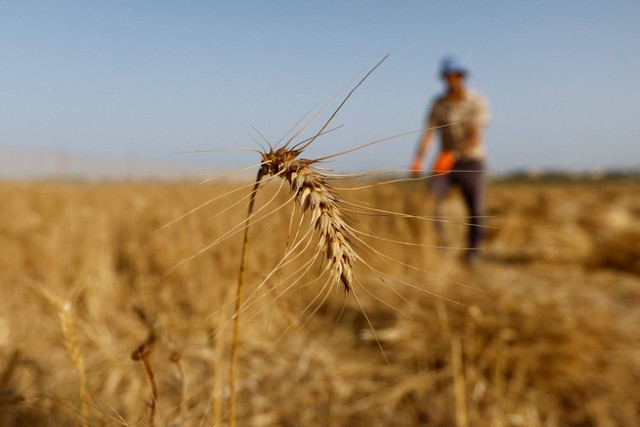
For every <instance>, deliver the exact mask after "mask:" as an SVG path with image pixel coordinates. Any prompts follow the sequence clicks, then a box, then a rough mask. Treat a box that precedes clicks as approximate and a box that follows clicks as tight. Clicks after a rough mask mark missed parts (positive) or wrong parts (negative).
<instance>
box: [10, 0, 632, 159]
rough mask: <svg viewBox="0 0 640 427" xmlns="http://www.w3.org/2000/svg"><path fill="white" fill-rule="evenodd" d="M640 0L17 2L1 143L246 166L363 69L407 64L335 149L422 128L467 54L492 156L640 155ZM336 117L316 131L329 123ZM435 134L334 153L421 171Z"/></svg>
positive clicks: (349, 108) (349, 121) (320, 146)
mask: <svg viewBox="0 0 640 427" xmlns="http://www.w3.org/2000/svg"><path fill="white" fill-rule="evenodd" d="M639 22H640V2H638V1H637V0H631V1H610V2H605V1H589V0H579V1H578V0H575V1H571V0H567V1H536V2H516V1H486V2H478V1H455V2H449V1H442V2H431V1H398V2H390V1H388V2H385V1H323V2H315V1H314V2H310V1H309V2H307V1H237V2H220V1H189V2H177V1H171V2H169V1H153V2H151V1H149V2H143V1H140V2H131V1H103V2H92V1H88V2H87V1H77V2H70V1H56V2H23V1H3V2H1V3H0V148H2V147H3V146H4V147H13V148H15V147H29V148H33V147H39V148H46V149H52V150H66V151H68V152H74V153H80V154H89V155H96V156H114V157H126V158H136V159H140V160H151V161H179V162H196V163H198V164H210V165H211V167H212V168H218V167H236V166H243V165H248V164H252V163H254V162H256V161H257V157H256V155H255V154H253V153H248V152H242V153H233V154H198V155H184V154H176V152H177V151H182V150H199V149H217V148H233V147H246V146H255V144H254V143H253V141H252V140H251V138H250V136H251V135H252V134H253V132H252V130H251V128H250V127H251V126H255V127H256V128H258V129H260V130H261V131H262V132H263V133H264V134H265V135H266V136H267V137H268V138H269V139H270V140H272V141H277V140H278V139H279V138H280V137H281V136H282V134H283V133H284V132H285V131H286V130H287V129H288V128H289V127H290V126H291V125H293V124H294V123H295V121H296V120H297V119H298V118H299V117H300V116H301V115H302V114H303V113H304V112H305V111H307V110H308V109H309V108H310V107H312V106H313V105H315V104H318V105H322V104H323V103H324V102H326V101H327V100H329V99H330V98H331V97H332V96H333V95H334V94H335V93H336V92H337V91H338V90H339V89H340V88H342V87H343V86H344V85H345V84H346V83H347V82H349V81H350V80H351V79H352V78H353V77H354V76H355V75H356V73H358V72H359V71H361V70H363V69H367V68H369V67H371V66H372V65H373V64H375V63H376V62H377V61H378V60H379V59H380V58H382V57H383V56H384V55H385V54H387V53H391V56H390V57H389V59H388V60H387V61H386V62H385V63H384V64H383V66H382V67H381V68H379V69H378V70H377V71H376V72H375V73H374V74H373V75H372V76H371V78H370V79H369V80H367V82H366V83H365V84H364V85H363V86H362V87H361V88H360V89H359V90H358V91H357V92H356V94H355V95H354V96H353V97H352V98H351V100H350V101H349V102H348V104H347V105H346V107H345V108H344V109H343V112H342V113H341V114H340V115H339V116H338V117H337V119H336V120H335V122H334V123H335V124H336V125H344V127H343V128H341V129H339V130H338V131H336V132H333V133H331V134H330V135H327V136H326V137H324V138H322V139H321V140H318V141H317V142H316V143H315V144H314V146H312V147H311V148H310V150H309V156H321V155H325V154H329V153H332V152H335V151H339V150H342V149H344V148H348V147H352V146H355V145H359V144H363V143H366V142H368V141H371V140H373V139H377V138H382V137H385V136H389V135H393V134H396V133H400V132H406V131H411V130H416V129H420V128H421V127H422V126H423V121H424V116H425V113H426V111H427V106H428V104H429V102H430V100H431V99H432V98H433V97H434V96H435V95H436V94H437V93H438V92H439V91H441V82H440V81H439V79H438V76H437V67H438V64H439V61H440V59H441V57H442V56H443V55H445V54H454V55H455V56H457V57H458V58H459V59H460V61H461V62H464V63H465V64H466V65H467V66H468V67H469V68H470V69H471V76H470V79H469V85H470V86H471V87H473V88H475V89H477V90H478V91H480V92H482V93H484V94H485V95H486V96H487V97H488V99H489V101H490V104H491V108H492V112H493V117H494V119H493V121H492V123H491V125H490V127H489V128H488V129H487V132H486V139H487V144H488V147H489V153H490V166H491V168H492V169H494V170H497V171H502V170H509V169H514V168H520V167H554V168H558V167H561V168H577V169H579V168H599V167H638V166H640V141H638V139H639V136H640V118H639V117H640V54H638V49H639V46H640V25H638V23H639ZM319 126H320V122H318V124H317V126H315V127H313V128H314V129H317V128H318V127H319ZM417 140H418V136H417V135H415V136H409V137H405V138H401V139H398V140H396V141H393V142H388V143H385V144H382V145H379V146H377V147H373V148H371V149H367V150H363V151H361V152H359V153H358V154H356V155H351V156H349V157H347V158H341V159H338V160H336V161H335V162H334V163H333V166H334V167H335V168H336V169H338V170H349V169H350V170H364V169H369V168H380V167H393V166H402V165H406V164H408V163H409V161H410V157H411V155H412V153H413V151H414V148H415V144H416V141H417Z"/></svg>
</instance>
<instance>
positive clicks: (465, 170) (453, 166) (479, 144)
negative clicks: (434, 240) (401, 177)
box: [411, 58, 490, 263]
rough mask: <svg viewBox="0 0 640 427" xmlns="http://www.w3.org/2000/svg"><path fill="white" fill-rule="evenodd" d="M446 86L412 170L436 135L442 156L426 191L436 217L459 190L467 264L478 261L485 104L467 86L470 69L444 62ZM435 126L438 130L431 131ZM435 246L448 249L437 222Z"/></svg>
mask: <svg viewBox="0 0 640 427" xmlns="http://www.w3.org/2000/svg"><path fill="white" fill-rule="evenodd" d="M440 73H441V77H442V80H443V81H444V83H445V85H446V91H445V93H444V94H443V95H441V96H439V97H438V98H436V100H435V101H434V102H433V104H432V106H431V110H430V112H429V115H428V123H427V130H426V131H425V132H424V134H423V136H422V141H421V142H420V144H419V145H418V150H417V152H416V155H415V158H414V160H413V163H412V164H411V171H412V174H413V176H418V175H419V174H420V171H421V170H422V167H423V160H424V157H425V155H426V154H427V152H428V150H429V146H430V145H431V141H432V139H433V135H434V133H435V132H436V131H438V132H439V133H440V142H441V145H440V153H439V155H438V158H437V160H436V163H435V165H434V173H435V174H436V176H434V177H433V178H432V180H431V182H430V188H431V191H432V192H433V194H434V196H435V216H436V218H437V217H439V216H440V213H441V205H442V203H441V202H442V200H443V199H444V197H445V196H446V194H447V192H448V191H449V189H450V188H451V186H453V185H457V186H458V187H460V189H461V190H462V195H463V197H464V201H465V204H466V206H467V209H468V212H469V220H468V221H469V224H470V226H469V234H468V246H467V249H466V251H465V259H466V261H468V262H469V263H475V262H476V261H477V260H478V250H479V247H480V240H481V239H482V235H483V228H482V225H483V224H482V215H483V209H484V161H485V148H484V144H483V141H482V131H483V128H484V127H485V125H486V124H487V122H488V121H489V118H490V113H489V108H488V105H487V102H486V101H485V99H484V98H483V97H482V96H481V95H480V94H478V93H477V92H474V91H472V90H469V89H467V88H466V87H465V78H466V77H467V75H468V70H467V69H466V68H465V67H463V66H462V65H461V64H459V63H458V62H456V61H455V60H454V59H453V58H445V59H444V60H443V61H442V65H441V69H440ZM435 127H439V128H438V129H434V128H435ZM435 226H436V232H437V234H438V239H439V244H442V245H445V244H447V242H446V239H445V237H444V234H443V233H444V230H443V227H442V222H441V221H438V220H436V221H435Z"/></svg>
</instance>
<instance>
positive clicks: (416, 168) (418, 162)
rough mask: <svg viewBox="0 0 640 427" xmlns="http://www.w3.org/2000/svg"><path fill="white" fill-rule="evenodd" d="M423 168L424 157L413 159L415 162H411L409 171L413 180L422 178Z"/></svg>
mask: <svg viewBox="0 0 640 427" xmlns="http://www.w3.org/2000/svg"><path fill="white" fill-rule="evenodd" d="M422 166H423V160H422V157H416V158H415V159H413V162H411V166H410V167H409V170H410V171H411V176H412V177H413V178H417V177H419V176H420V172H422Z"/></svg>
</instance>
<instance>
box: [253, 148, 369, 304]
mask: <svg viewBox="0 0 640 427" xmlns="http://www.w3.org/2000/svg"><path fill="white" fill-rule="evenodd" d="M298 154H299V151H298V150H286V149H283V148H282V149H279V150H276V151H273V150H271V151H270V152H269V153H265V154H263V162H264V165H263V169H264V173H265V174H268V175H271V176H280V177H281V178H282V179H284V180H286V181H287V183H288V184H289V186H290V189H291V193H292V194H294V196H295V200H296V202H297V203H298V205H299V206H300V209H301V211H302V213H303V215H304V214H307V213H308V214H309V215H310V221H311V225H312V226H313V228H314V229H315V230H316V231H317V232H318V234H319V239H318V245H317V248H316V250H317V251H318V252H322V253H324V255H325V256H326V259H327V266H326V270H329V271H330V274H331V276H332V277H333V279H334V280H335V281H336V283H338V282H339V283H341V284H342V286H343V288H344V290H345V292H349V291H350V290H351V282H352V275H353V266H354V264H355V261H356V259H357V255H356V252H355V251H354V250H353V247H352V245H351V239H350V238H349V228H348V227H347V225H346V223H345V221H344V217H343V214H342V210H341V207H340V199H339V198H338V196H337V195H336V194H335V193H334V192H333V191H332V189H331V187H330V186H329V185H328V184H327V178H326V176H325V175H323V174H322V173H320V172H319V171H318V170H317V169H315V168H314V167H313V166H312V165H313V163H315V161H314V160H308V159H296V156H297V155H298Z"/></svg>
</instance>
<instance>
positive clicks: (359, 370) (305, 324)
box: [0, 182, 640, 427]
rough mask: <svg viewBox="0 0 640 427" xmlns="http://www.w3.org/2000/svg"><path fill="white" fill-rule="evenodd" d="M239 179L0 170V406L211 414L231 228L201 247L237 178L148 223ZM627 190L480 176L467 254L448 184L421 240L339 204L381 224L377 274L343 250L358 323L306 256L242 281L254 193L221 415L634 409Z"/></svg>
mask: <svg viewBox="0 0 640 427" xmlns="http://www.w3.org/2000/svg"><path fill="white" fill-rule="evenodd" d="M239 186H240V185H231V184H216V185H201V186H192V185H190V184H188V183H185V184H179V183H176V184H166V183H165V184H161V183H63V182H33V183H22V182H18V183H12V182H4V183H1V184H0V196H1V197H2V200H3V203H2V205H0V288H1V292H2V296H3V298H1V299H0V367H1V372H0V425H7V426H11V425H18V426H59V425H65V426H66V425H69V426H73V425H79V426H80V425H92V426H96V425H98V426H99V425H109V426H110V425H132V426H138V425H149V424H154V425H157V426H177V425H184V426H202V425H213V424H214V423H215V422H216V421H220V420H222V422H223V424H226V422H227V418H228V413H227V411H228V399H229V392H228V381H229V378H228V375H229V373H228V371H229V360H228V358H229V351H230V336H231V319H232V316H233V298H234V292H235V286H236V281H237V275H238V268H239V263H240V253H239V252H240V243H241V238H242V236H241V234H236V235H233V236H232V237H231V238H229V239H227V240H224V241H223V242H221V243H220V244H217V245H215V246H214V247H211V248H209V249H207V250H203V249H204V248H206V247H207V246H209V245H210V244H211V242H213V241H215V240H216V239H217V238H218V237H219V236H221V235H223V234H224V233H225V232H227V231H228V230H230V229H232V228H233V227H234V226H236V225H238V224H241V223H242V222H243V220H244V215H245V213H246V205H247V201H246V199H245V200H242V198H243V197H245V196H246V195H247V194H248V193H249V191H250V189H249V188H247V189H244V190H242V191H238V192H236V193H233V194H231V195H230V196H229V197H228V198H225V199H221V200H216V201H213V202H211V203H208V204H206V205H205V206H203V207H202V208H201V209H199V210H197V211H196V212H194V213H193V214H191V215H188V216H186V217H184V218H183V219H181V220H179V221H177V222H175V223H174V224H171V225H169V226H167V227H165V228H162V227H163V226H164V225H167V224H169V223H170V222H171V221H173V220H175V219H176V218H179V217H180V216H181V215H183V214H184V213H186V212H188V211H190V210H192V209H193V208H195V207H197V206H199V205H201V204H203V203H205V202H207V201H208V200H211V199H212V198H214V197H216V196H217V195H219V194H222V193H224V192H227V191H229V190H232V189H235V188H238V187H239ZM270 188H271V190H269V189H265V190H264V192H263V193H260V195H259V197H258V205H261V204H262V205H264V204H265V203H266V202H267V201H268V200H269V198H270V197H271V196H272V195H273V194H274V192H275V188H276V187H274V186H272V187H270ZM639 192H640V184H638V183H634V182H612V183H591V182H588V183H569V184H522V183H496V184H492V185H491V186H490V188H489V196H488V203H489V206H488V214H489V215H490V218H489V219H488V221H487V222H488V224H489V225H490V226H491V228H490V229H488V230H487V239H486V245H485V251H484V258H483V260H482V262H481V263H480V264H479V265H477V266H472V267H470V266H466V265H464V264H463V263H461V262H460V249H456V248H455V246H463V245H464V232H465V226H464V224H463V223H464V221H465V220H464V215H465V213H464V211H463V207H462V204H461V201H460V200H459V199H458V198H455V197H452V198H451V200H450V201H449V202H448V205H447V209H446V211H447V216H448V218H449V219H450V220H451V222H450V223H448V224H447V228H448V230H449V232H450V244H451V248H449V249H436V248H430V247H428V246H429V245H435V244H436V242H435V239H434V237H433V233H432V224H431V223H430V222H429V221H421V220H417V219H415V218H406V217H399V216H362V217H359V218H358V221H359V226H361V227H362V228H361V229H363V230H368V231H369V232H372V233H375V234H376V235H377V236H379V237H382V238H383V239H386V240H383V239H380V238H378V239H375V238H371V237H366V238H364V239H365V240H364V241H365V242H367V244H370V245H371V246H372V247H374V248H375V249H377V250H379V251H381V252H382V253H384V254H387V255H388V256H391V257H392V258H393V259H389V258H380V257H377V256H376V255H375V254H374V253H373V252H372V251H371V250H369V249H368V248H367V247H366V245H364V244H363V243H360V244H358V243H356V245H355V246H359V247H360V253H361V255H362V256H363V258H365V260H366V261H367V262H369V263H371V264H372V265H374V266H375V268H376V269H378V270H380V271H381V272H383V273H384V274H385V275H389V276H390V277H393V278H395V279H398V280H394V279H391V278H388V279H386V278H385V280H381V279H380V276H379V275H376V274H374V272H373V271H371V270H367V269H365V268H362V267H358V265H356V273H355V276H356V277H358V280H359V282H360V283H361V284H362V286H360V287H359V286H355V287H354V291H355V292H356V294H357V296H358V298H359V301H360V303H361V304H362V307H363V308H364V313H366V316H368V318H369V319H370V321H371V323H372V324H373V327H374V331H375V333H374V332H373V331H372V330H371V328H369V326H368V322H367V319H366V317H365V314H364V313H363V311H362V310H361V309H360V307H359V306H358V304H356V303H355V301H354V299H353V298H352V297H351V296H348V297H347V298H346V299H345V294H344V292H343V290H342V289H341V287H339V286H337V285H335V284H332V285H331V286H330V289H326V290H324V291H322V290H321V284H317V283H315V282H314V279H315V278H316V277H317V274H318V270H317V268H312V269H310V270H309V271H306V272H304V273H300V272H299V271H298V270H296V268H297V264H295V263H293V264H292V265H287V266H284V267H283V268H282V269H281V270H279V271H277V272H275V273H274V274H273V275H272V276H271V277H270V279H269V280H268V281H267V282H266V283H265V285H264V286H262V287H260V288H257V287H256V284H257V283H259V282H260V281H261V280H262V279H263V278H264V277H265V275H267V273H269V272H270V271H271V270H272V269H273V268H274V267H275V266H276V265H277V264H278V262H279V260H280V259H281V257H282V255H283V253H284V251H285V250H286V248H287V240H288V237H287V236H290V235H291V234H292V233H289V229H290V228H291V226H290V223H291V221H290V216H291V209H289V208H288V207H285V208H282V209H280V210H277V211H275V212H274V213H271V214H268V212H267V211H262V212H261V213H260V214H259V215H260V216H261V217H263V218H264V219H261V220H258V221H255V224H254V226H253V228H252V239H251V242H250V246H249V254H248V263H247V267H248V269H247V303H246V304H245V308H244V309H243V311H242V320H241V333H240V346H239V358H240V362H239V363H240V372H239V384H238V386H239V390H238V396H237V405H238V407H237V411H238V413H237V415H238V424H239V425H240V426H273V425H280V426H313V425H318V426H414V425H423V426H452V425H457V426H534V427H535V426H614V425H615V426H618V425H620V426H636V425H640V400H639V399H638V396H640V310H638V309H637V307H638V305H639V304H640V243H639V242H640V197H638V196H637V195H638V194H639ZM282 193H283V194H281V195H275V196H274V203H276V204H275V205H274V207H275V206H277V204H278V203H284V202H285V201H287V199H288V198H289V195H288V194H285V192H282ZM353 193H355V194H349V196H350V197H352V198H353V199H357V200H359V203H361V204H367V205H369V206H375V207H376V208H378V209H383V210H389V211H400V212H408V213H412V214H417V215H426V214H429V213H430V209H431V207H430V201H429V200H428V199H427V198H426V197H425V193H424V189H423V187H422V185H410V184H390V185H385V186H379V187H373V188H368V189H363V190H359V191H357V192H353ZM235 201H238V202H239V203H238V204H237V205H233V203H234V202H235ZM227 208H228V210H225V209H227ZM394 241H401V242H406V243H416V244H419V245H422V246H411V245H406V244H399V243H397V242H394ZM307 250H311V251H313V248H311V249H307ZM301 251H302V250H301ZM302 252H303V254H302V255H303V256H302V257H304V256H305V253H304V251H302ZM194 255H197V256H194ZM185 260H187V262H183V261H185ZM301 262H302V261H301ZM176 266H178V268H175V269H174V267H176ZM409 266H413V267H416V268H418V269H422V270H425V271H426V272H425V271H419V270H418V269H416V268H413V269H412V268H411V267H409ZM297 278H299V280H298V281H295V279H297ZM376 337H377V339H378V340H379V341H380V343H381V346H382V348H383V350H384V354H383V353H382V352H381V350H380V348H379V346H378V345H377V343H376ZM132 356H133V357H132ZM385 358H386V359H387V360H385ZM149 371H150V372H151V373H152V374H153V382H151V381H150V379H149Z"/></svg>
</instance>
